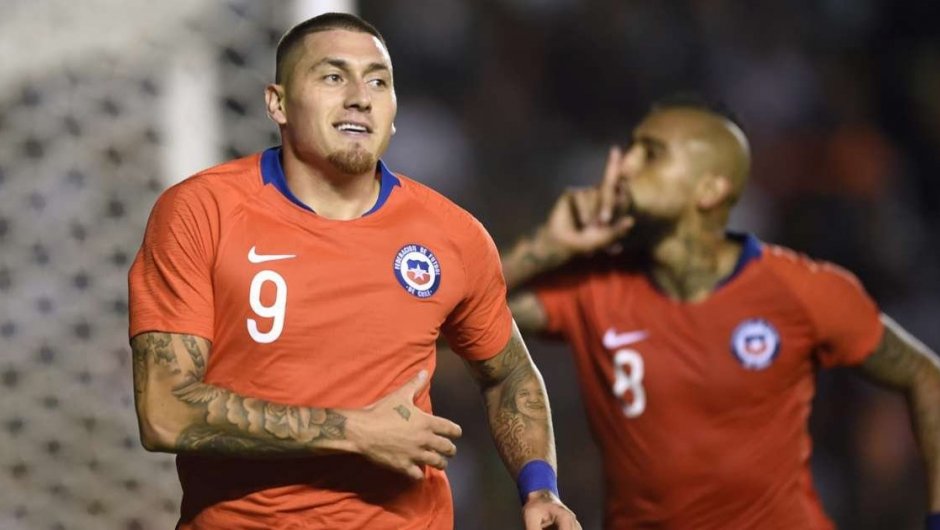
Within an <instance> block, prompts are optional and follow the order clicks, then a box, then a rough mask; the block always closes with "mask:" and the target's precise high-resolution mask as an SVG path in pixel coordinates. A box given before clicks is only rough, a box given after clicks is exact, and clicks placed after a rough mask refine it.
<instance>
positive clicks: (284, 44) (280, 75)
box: [274, 13, 387, 84]
mask: <svg viewBox="0 0 940 530" xmlns="http://www.w3.org/2000/svg"><path fill="white" fill-rule="evenodd" d="M334 29H345V30H349V31H358V32H360V33H368V34H370V35H372V36H373V37H375V38H377V39H379V42H381V43H382V46H385V39H384V38H382V34H381V33H379V30H377V29H375V26H373V25H372V24H369V23H368V22H366V21H365V20H362V19H361V18H359V17H357V16H356V15H351V14H349V13H324V14H322V15H319V16H315V17H313V18H309V19H307V20H305V21H303V22H301V23H300V24H297V25H296V26H294V27H292V28H291V29H289V30H287V33H285V34H284V36H283V37H281V40H280V41H279V42H278V43H277V59H276V64H275V67H274V82H275V83H277V84H281V82H282V81H283V80H284V75H285V71H284V70H285V67H286V61H287V56H288V55H290V52H291V51H292V50H293V49H294V48H295V47H297V45H299V44H300V43H301V42H302V41H303V40H304V37H306V36H307V35H310V34H311V33H317V32H320V31H330V30H334ZM386 48H387V46H386Z"/></svg>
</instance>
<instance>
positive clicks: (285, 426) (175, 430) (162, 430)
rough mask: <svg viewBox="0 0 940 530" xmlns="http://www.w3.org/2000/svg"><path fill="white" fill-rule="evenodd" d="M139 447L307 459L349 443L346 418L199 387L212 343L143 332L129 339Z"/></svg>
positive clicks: (311, 409) (203, 384) (326, 411)
mask: <svg viewBox="0 0 940 530" xmlns="http://www.w3.org/2000/svg"><path fill="white" fill-rule="evenodd" d="M131 344H132V348H133V350H134V352H133V353H134V386H135V390H136V392H137V393H138V407H137V410H138V416H139V419H140V421H141V433H142V436H143V437H144V445H145V446H147V447H148V448H151V449H154V450H163V451H172V452H181V451H202V452H213V453H224V454H233V455H236V454H237V455H245V454H256V453H257V454H272V453H279V454H284V453H293V454H297V453H300V454H310V453H311V452H312V451H315V450H317V449H326V448H327V447H326V446H325V445H324V442H328V441H335V440H345V439H346V416H345V415H344V414H342V413H340V412H338V411H336V410H333V409H320V408H312V407H300V406H291V405H284V404H278V403H272V402H269V401H265V400H262V399H255V398H250V397H246V396H242V395H239V394H237V393H235V392H232V391H230V390H227V389H225V388H222V387H218V386H214V385H211V384H207V383H205V382H204V381H203V377H204V376H205V370H206V364H207V362H206V361H207V359H208V354H209V342H208V341H206V340H205V339H201V338H198V337H194V336H189V335H171V334H167V333H144V334H142V335H139V336H137V337H135V338H134V339H133V341H132V343H131Z"/></svg>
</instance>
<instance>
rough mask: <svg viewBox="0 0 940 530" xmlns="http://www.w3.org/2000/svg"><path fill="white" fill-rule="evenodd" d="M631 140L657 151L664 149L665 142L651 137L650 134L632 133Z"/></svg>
mask: <svg viewBox="0 0 940 530" xmlns="http://www.w3.org/2000/svg"><path fill="white" fill-rule="evenodd" d="M633 142H634V143H638V144H640V145H642V146H643V147H645V148H647V149H649V150H651V151H657V152H659V151H665V150H666V142H664V141H662V140H660V139H658V138H653V137H652V136H647V135H645V134H635V135H633Z"/></svg>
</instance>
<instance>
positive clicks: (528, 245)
mask: <svg viewBox="0 0 940 530" xmlns="http://www.w3.org/2000/svg"><path fill="white" fill-rule="evenodd" d="M570 257H571V256H570V254H568V253H565V252H561V251H559V250H558V249H555V248H553V247H552V246H550V245H547V244H546V238H545V237H544V229H543V230H540V231H539V232H537V233H536V234H535V235H534V236H532V237H527V238H524V239H522V240H520V241H519V242H518V243H516V245H515V246H514V247H513V248H512V250H510V251H509V252H507V253H505V254H504V255H502V256H500V260H501V261H502V264H503V276H504V277H505V278H506V287H507V288H508V289H509V290H510V291H512V290H513V289H515V288H517V287H519V286H521V285H523V284H525V283H526V282H527V281H529V280H530V279H532V278H533V277H535V276H538V275H539V274H542V273H544V272H546V271H549V270H551V269H554V268H555V267H558V266H559V265H561V264H563V263H565V262H566V261H568V259H570Z"/></svg>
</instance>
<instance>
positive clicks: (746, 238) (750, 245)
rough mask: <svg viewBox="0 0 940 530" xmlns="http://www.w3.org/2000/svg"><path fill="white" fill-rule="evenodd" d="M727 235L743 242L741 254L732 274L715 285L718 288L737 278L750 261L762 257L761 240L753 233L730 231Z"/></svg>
mask: <svg viewBox="0 0 940 530" xmlns="http://www.w3.org/2000/svg"><path fill="white" fill-rule="evenodd" d="M727 235H728V238H729V239H733V240H735V241H738V242H739V243H741V255H740V256H738V262H737V263H736V264H735V265H734V270H732V271H731V274H729V275H728V276H726V277H725V278H724V279H723V280H721V281H720V282H718V284H717V285H715V289H718V288H719V287H722V286H724V285H726V284H727V283H728V282H730V281H731V280H733V279H735V278H737V277H738V275H740V274H741V272H742V271H743V270H744V268H745V267H747V265H748V264H749V263H750V262H752V261H754V260H756V259H758V258H760V257H761V247H760V240H759V239H757V238H756V237H755V236H754V235H753V234H747V233H739V232H728V233H727Z"/></svg>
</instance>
